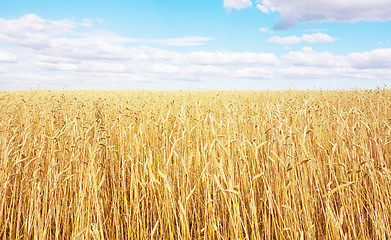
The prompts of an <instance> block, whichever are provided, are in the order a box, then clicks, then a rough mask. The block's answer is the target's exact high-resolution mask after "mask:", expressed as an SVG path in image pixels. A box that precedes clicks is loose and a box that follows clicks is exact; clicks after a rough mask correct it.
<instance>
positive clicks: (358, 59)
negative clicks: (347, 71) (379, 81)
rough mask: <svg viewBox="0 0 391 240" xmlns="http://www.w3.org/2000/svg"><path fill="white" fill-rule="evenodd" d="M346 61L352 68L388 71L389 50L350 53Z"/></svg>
mask: <svg viewBox="0 0 391 240" xmlns="http://www.w3.org/2000/svg"><path fill="white" fill-rule="evenodd" d="M347 59H348V60H349V62H350V63H351V66H352V67H354V68H361V69H376V68H377V69H380V68H385V69H388V68H391V48H382V49H375V50H372V51H370V52H363V53H351V54H349V56H348V57H347Z"/></svg>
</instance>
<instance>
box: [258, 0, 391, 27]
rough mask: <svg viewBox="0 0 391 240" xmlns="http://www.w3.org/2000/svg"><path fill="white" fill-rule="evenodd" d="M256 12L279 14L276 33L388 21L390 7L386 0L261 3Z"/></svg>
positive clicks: (266, 0) (277, 0) (278, 0)
mask: <svg viewBox="0 0 391 240" xmlns="http://www.w3.org/2000/svg"><path fill="white" fill-rule="evenodd" d="M257 8H258V9H260V10H261V11H262V12H263V13H270V12H279V13H280V14H281V17H282V18H281V19H280V20H279V21H278V22H277V23H276V24H275V26H274V29H277V30H278V29H287V28H291V27H294V26H296V25H297V24H299V23H303V22H304V23H305V22H319V21H337V22H357V21H360V20H368V21H372V20H376V21H388V20H391V4H390V2H389V1H388V0H371V1H369V0H362V1H355V0H344V1H341V0H327V1H326V0H292V1H286V0H261V1H258V4H257Z"/></svg>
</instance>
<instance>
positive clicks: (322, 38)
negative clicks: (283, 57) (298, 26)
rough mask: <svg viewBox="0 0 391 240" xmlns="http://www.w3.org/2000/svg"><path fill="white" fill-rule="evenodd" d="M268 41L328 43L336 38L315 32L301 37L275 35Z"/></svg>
mask: <svg viewBox="0 0 391 240" xmlns="http://www.w3.org/2000/svg"><path fill="white" fill-rule="evenodd" d="M267 41H268V42H272V43H278V44H283V45H293V44H298V43H301V42H306V43H311V44H312V43H327V42H334V41H335V39H334V38H333V37H331V36H329V35H327V34H325V33H314V34H303V35H302V36H301V37H298V36H288V37H278V36H273V37H271V38H269V39H268V40H267Z"/></svg>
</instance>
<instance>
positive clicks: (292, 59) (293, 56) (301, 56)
mask: <svg viewBox="0 0 391 240" xmlns="http://www.w3.org/2000/svg"><path fill="white" fill-rule="evenodd" d="M283 58H284V59H285V60H287V61H288V62H289V63H290V64H292V65H294V66H316V67H347V66H349V63H348V62H347V61H346V59H345V58H344V57H342V56H336V55H333V54H331V53H330V52H315V51H314V50H313V49H312V48H310V47H304V48H303V49H302V51H301V52H293V51H291V52H289V54H287V55H285V56H283Z"/></svg>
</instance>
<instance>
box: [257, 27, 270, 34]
mask: <svg viewBox="0 0 391 240" xmlns="http://www.w3.org/2000/svg"><path fill="white" fill-rule="evenodd" d="M259 31H260V32H264V33H268V32H270V30H269V28H259Z"/></svg>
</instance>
